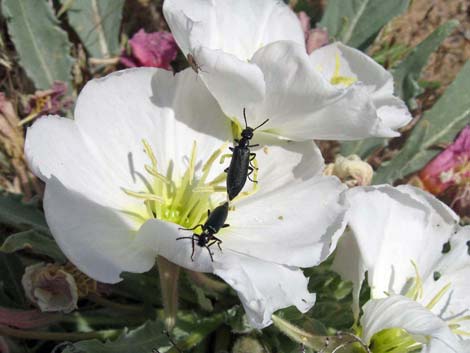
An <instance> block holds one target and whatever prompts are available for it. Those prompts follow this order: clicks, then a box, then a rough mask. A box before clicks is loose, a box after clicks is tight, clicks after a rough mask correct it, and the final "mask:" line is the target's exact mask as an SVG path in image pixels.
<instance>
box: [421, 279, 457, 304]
mask: <svg viewBox="0 0 470 353" xmlns="http://www.w3.org/2000/svg"><path fill="white" fill-rule="evenodd" d="M450 286H451V284H450V283H448V284H447V285H446V286H444V287H443V288H442V289H441V290H440V291H439V292H438V293H437V294H436V295H435V296H434V298H432V299H431V301H430V302H429V303H428V305H426V308H428V309H429V310H431V309H432V308H433V307H434V306H435V305H436V304H437V302H438V301H439V300H440V299H441V298H442V296H443V295H444V294H446V293H447V291H448V290H449V289H450Z"/></svg>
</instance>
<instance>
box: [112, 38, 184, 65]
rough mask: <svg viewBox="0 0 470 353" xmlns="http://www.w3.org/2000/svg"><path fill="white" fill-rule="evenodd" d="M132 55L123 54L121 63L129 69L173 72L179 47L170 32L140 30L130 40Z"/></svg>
mask: <svg viewBox="0 0 470 353" xmlns="http://www.w3.org/2000/svg"><path fill="white" fill-rule="evenodd" d="M129 45H130V48H131V54H130V55H128V54H127V53H126V52H123V53H122V54H121V58H120V60H121V63H122V64H123V65H125V66H127V67H139V66H149V67H159V68H162V69H167V70H171V66H170V63H171V62H172V61H173V60H175V59H176V55H177V54H178V46H177V45H176V41H175V39H174V38H173V35H172V34H171V33H170V32H163V31H162V32H152V33H146V32H145V31H144V30H143V29H141V30H139V31H138V32H137V33H136V34H134V36H133V37H132V38H131V39H130V40H129Z"/></svg>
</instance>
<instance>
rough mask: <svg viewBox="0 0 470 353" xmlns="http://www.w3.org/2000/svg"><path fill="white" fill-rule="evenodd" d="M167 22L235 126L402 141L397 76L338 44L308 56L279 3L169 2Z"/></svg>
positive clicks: (300, 135) (299, 136)
mask: <svg viewBox="0 0 470 353" xmlns="http://www.w3.org/2000/svg"><path fill="white" fill-rule="evenodd" d="M164 14H165V17H166V19H167V22H168V24H169V26H170V28H171V30H172V32H173V34H174V35H175V38H176V41H177V43H178V44H179V46H180V48H181V49H182V51H183V53H185V55H191V56H192V58H194V59H195V61H196V62H197V67H198V68H199V70H198V71H199V75H200V77H201V79H202V80H203V81H204V83H205V84H206V85H207V87H208V88H209V90H210V92H211V93H212V94H213V96H214V97H215V98H216V99H217V101H218V102H219V104H220V106H221V108H222V110H223V111H224V112H225V114H226V115H227V116H229V117H230V118H231V119H233V120H235V121H238V123H240V124H241V125H243V115H242V111H243V109H244V108H247V112H248V114H247V115H248V119H249V124H250V126H252V127H255V126H257V125H259V124H260V123H261V122H262V121H264V120H265V119H266V118H269V119H270V120H269V123H268V124H266V125H264V126H263V127H262V128H261V129H260V131H259V132H265V133H268V134H270V135H275V136H278V137H281V138H285V139H291V140H297V141H302V140H311V139H342V140H353V139H361V138H365V137H370V136H384V137H392V136H397V135H398V133H396V132H395V131H394V129H396V128H398V127H400V126H403V125H405V124H406V123H407V122H408V121H409V120H410V115H409V113H408V111H407V109H406V106H405V105H404V103H403V102H402V101H401V100H399V99H398V98H396V97H393V94H392V93H393V80H392V77H391V75H390V74H389V73H388V72H387V71H386V70H385V69H383V68H382V67H380V66H379V65H378V64H376V63H375V62H373V60H372V59H370V58H368V57H367V56H366V55H365V54H362V53H360V52H359V51H357V50H354V49H351V48H347V47H345V46H343V45H340V44H333V45H330V46H326V47H324V48H321V49H318V50H317V51H315V52H314V53H313V54H312V55H311V56H310V57H309V56H308V55H307V53H306V49H305V43H304V38H303V33H302V29H301V28H300V24H299V21H298V20H297V19H296V17H295V15H294V14H293V13H292V11H291V10H290V9H289V8H288V7H287V6H286V5H285V4H283V3H282V2H281V1H275V0H260V1H252V0H236V1H209V0H201V1H197V2H194V1H192V0H166V1H165V3H164Z"/></svg>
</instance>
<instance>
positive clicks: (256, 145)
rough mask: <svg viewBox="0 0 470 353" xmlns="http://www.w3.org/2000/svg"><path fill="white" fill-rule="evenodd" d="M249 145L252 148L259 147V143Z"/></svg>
mask: <svg viewBox="0 0 470 353" xmlns="http://www.w3.org/2000/svg"><path fill="white" fill-rule="evenodd" d="M248 147H250V148H251V147H259V143H257V144H254V145H249V146H248Z"/></svg>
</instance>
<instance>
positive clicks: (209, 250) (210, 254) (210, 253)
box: [205, 245, 214, 262]
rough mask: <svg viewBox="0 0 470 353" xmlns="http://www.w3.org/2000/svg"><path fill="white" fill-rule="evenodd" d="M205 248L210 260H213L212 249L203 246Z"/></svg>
mask: <svg viewBox="0 0 470 353" xmlns="http://www.w3.org/2000/svg"><path fill="white" fill-rule="evenodd" d="M205 248H206V249H207V251H208V252H209V256H210V257H211V261H212V262H214V257H213V256H212V251H211V249H209V246H207V245H206V246H205Z"/></svg>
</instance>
